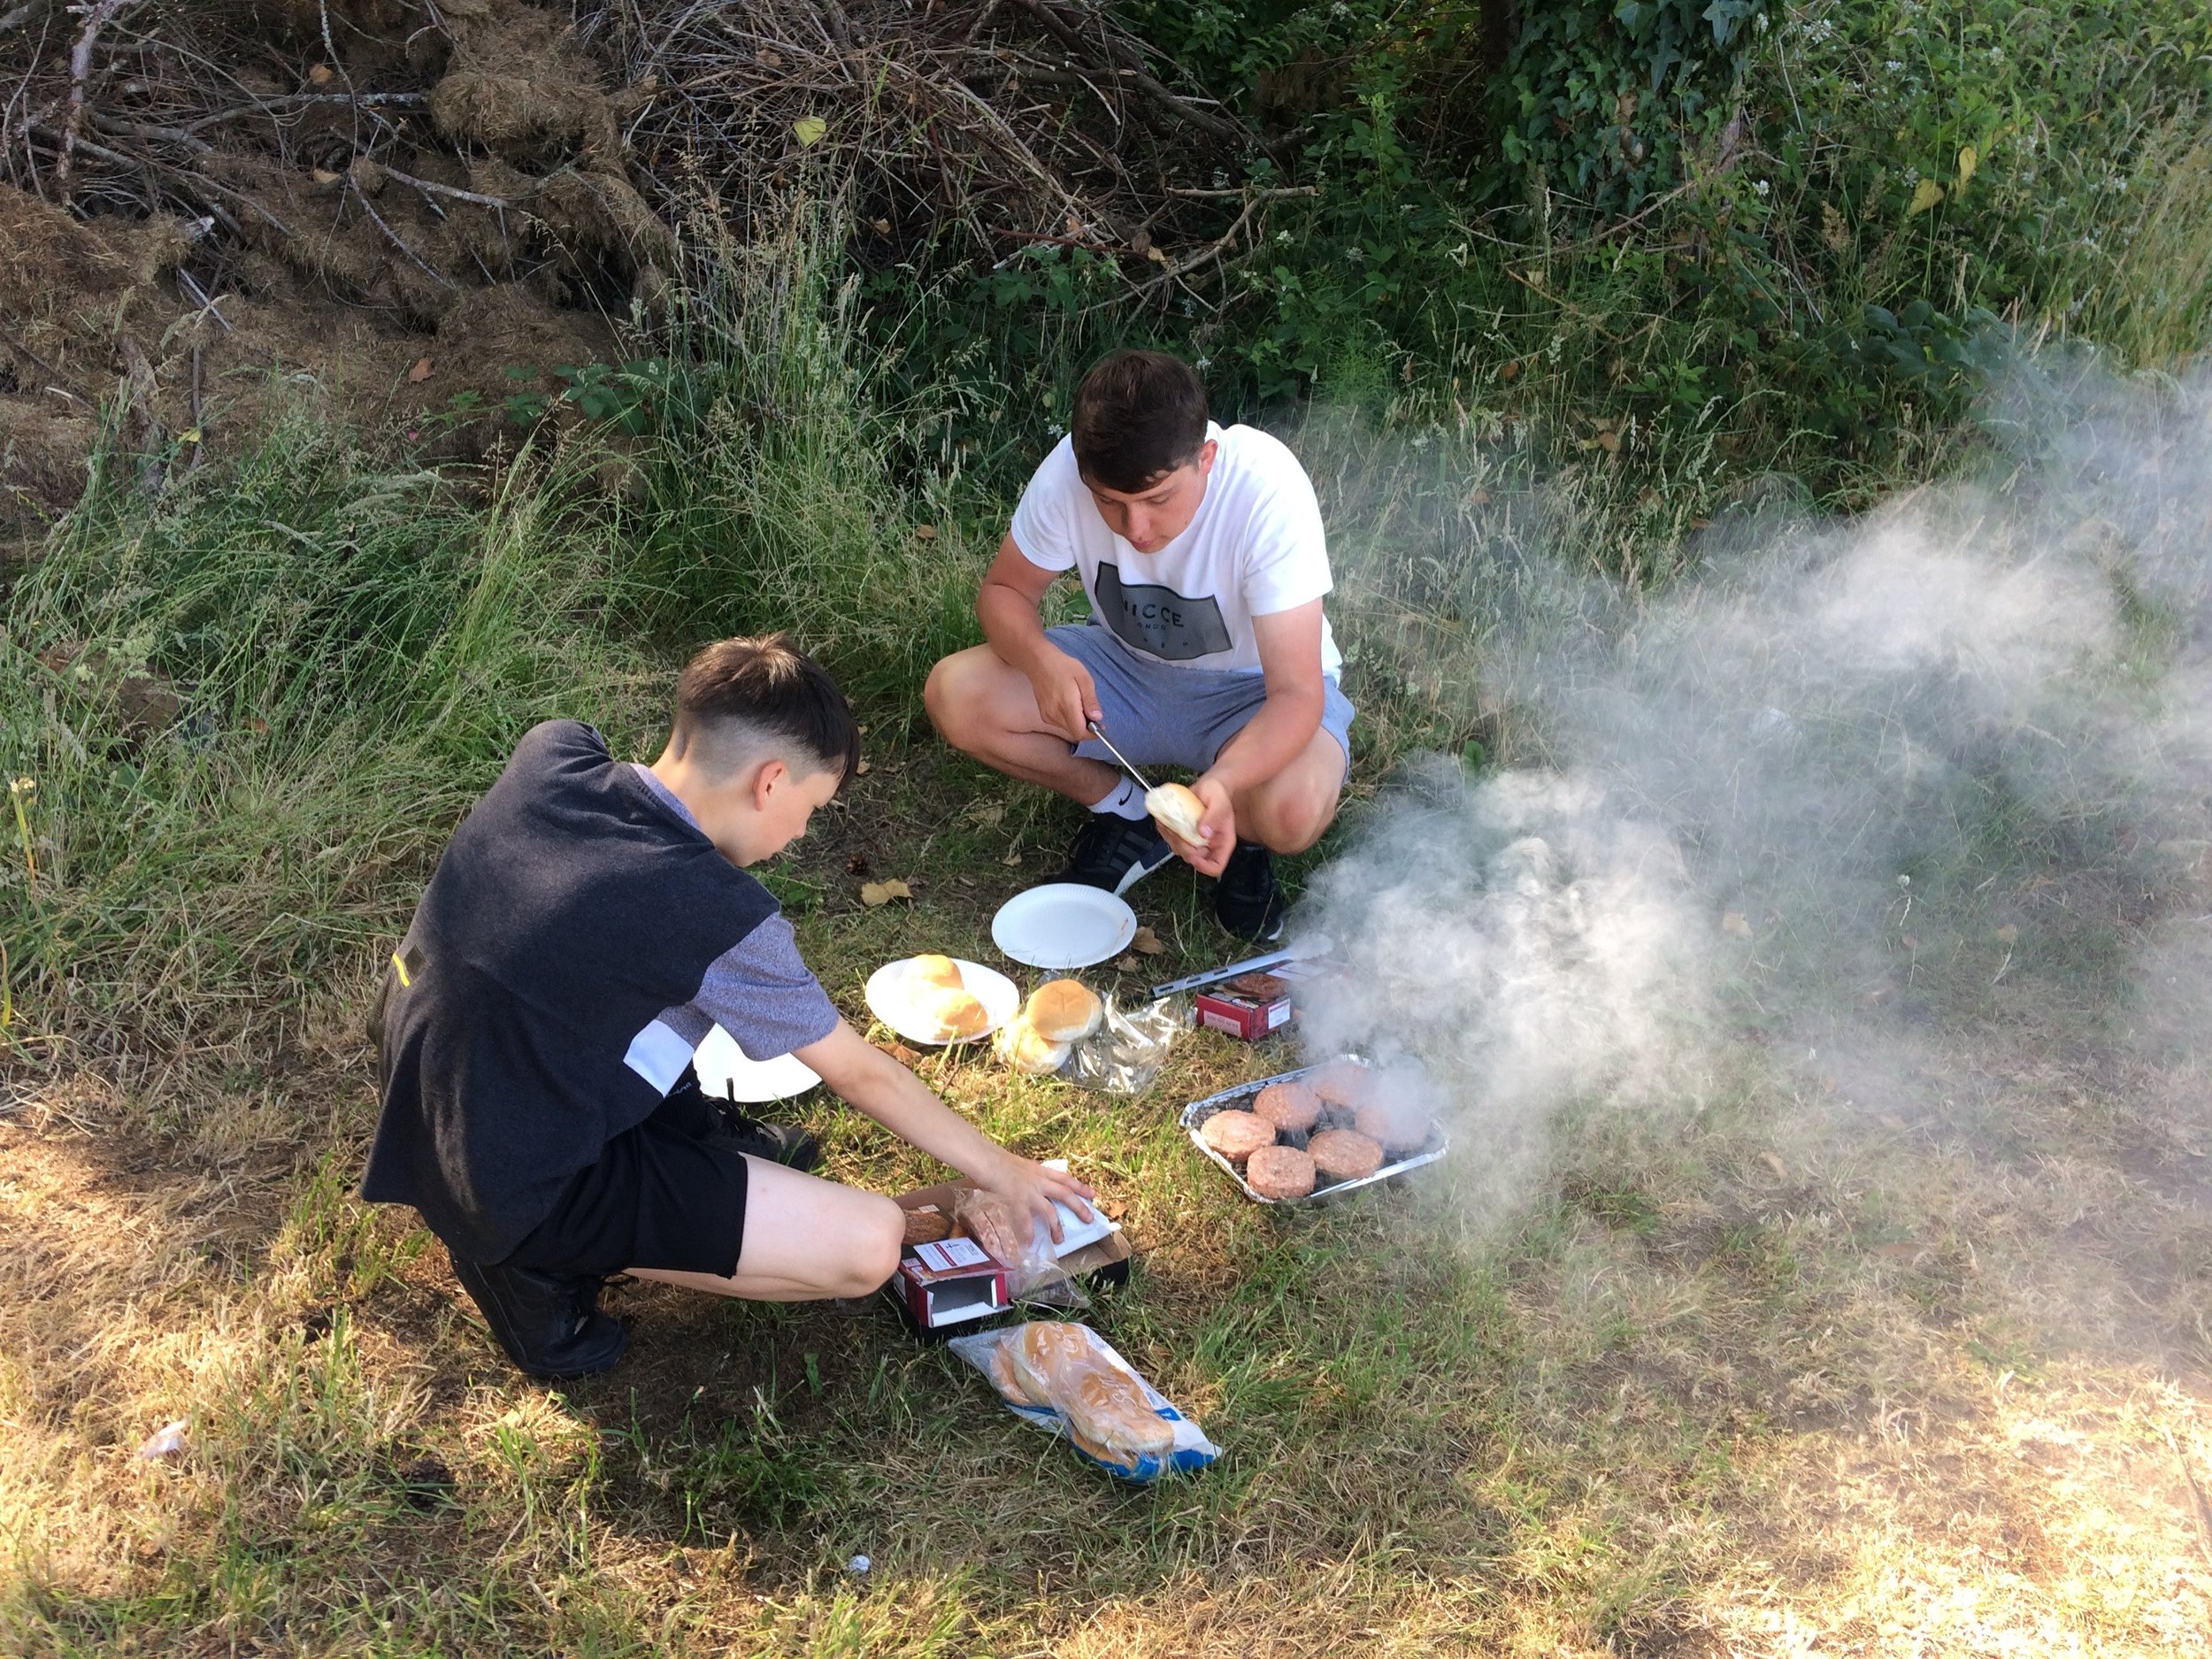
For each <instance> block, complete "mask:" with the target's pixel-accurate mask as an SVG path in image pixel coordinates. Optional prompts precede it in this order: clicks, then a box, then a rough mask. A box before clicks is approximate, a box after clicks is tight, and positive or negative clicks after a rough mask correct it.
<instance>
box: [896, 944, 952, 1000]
mask: <svg viewBox="0 0 2212 1659" xmlns="http://www.w3.org/2000/svg"><path fill="white" fill-rule="evenodd" d="M907 972H908V973H909V976H910V978H911V979H913V981H914V982H915V983H916V984H917V985H941V986H943V987H945V988H946V989H947V990H950V991H957V990H959V989H960V988H961V979H960V964H958V963H956V962H955V961H954V960H953V959H952V958H951V957H950V956H938V955H936V954H935V953H934V952H932V953H930V954H927V955H925V956H917V957H915V958H914V965H913V966H912V967H911V968H910V969H909V970H908V971H907Z"/></svg>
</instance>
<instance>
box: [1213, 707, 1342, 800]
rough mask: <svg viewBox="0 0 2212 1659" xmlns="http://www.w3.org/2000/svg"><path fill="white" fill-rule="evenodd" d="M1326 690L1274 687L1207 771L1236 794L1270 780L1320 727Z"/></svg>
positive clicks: (1295, 757)
mask: <svg viewBox="0 0 2212 1659" xmlns="http://www.w3.org/2000/svg"><path fill="white" fill-rule="evenodd" d="M1322 707H1323V699H1322V692H1321V689H1320V687H1313V688H1312V689H1311V690H1308V689H1306V688H1304V687H1299V688H1296V689H1286V690H1283V691H1271V692H1269V693H1268V694H1267V701H1266V702H1264V703H1262V704H1261V705H1260V709H1259V712H1258V713H1256V714H1255V715H1254V716H1253V717H1252V718H1250V719H1249V720H1248V721H1246V722H1245V725H1244V729H1243V730H1242V731H1240V732H1239V733H1237V734H1236V735H1235V736H1234V737H1233V738H1231V739H1230V740H1229V741H1228V742H1227V743H1225V744H1224V745H1223V746H1222V750H1221V753H1220V754H1218V755H1217V756H1216V757H1214V764H1212V765H1211V766H1210V767H1209V768H1208V769H1207V772H1206V775H1207V776H1208V777H1210V778H1211V779H1213V780H1215V781H1216V782H1217V783H1218V784H1220V785H1221V787H1223V788H1225V789H1226V790H1227V791H1228V792H1229V793H1230V794H1231V795H1237V794H1239V793H1240V792H1242V791H1243V790H1246V789H1250V788H1253V787H1256V786H1257V785H1259V784H1263V783H1265V782H1266V781H1267V780H1269V779H1270V778H1272V777H1274V776H1275V775H1276V774H1277V773H1278V772H1281V771H1282V770H1283V769H1284V768H1285V767H1286V766H1287V765H1289V764H1290V763H1291V762H1293V761H1294V760H1296V759H1297V758H1298V757H1299V756H1300V755H1302V754H1303V753H1304V752H1305V749H1306V745H1307V744H1309V743H1310V742H1312V741H1313V734H1314V733H1316V732H1317V731H1319V730H1320V729H1321V713H1322Z"/></svg>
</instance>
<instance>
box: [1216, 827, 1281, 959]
mask: <svg viewBox="0 0 2212 1659" xmlns="http://www.w3.org/2000/svg"><path fill="white" fill-rule="evenodd" d="M1214 915H1215V917H1216V918H1218V919H1219V921H1220V923H1221V925H1222V926H1224V927H1225V928H1227V929H1228V930H1229V931H1230V932H1231V933H1234V934H1235V935H1236V936H1237V937H1238V938H1239V939H1248V940H1250V941H1252V942H1253V943H1254V944H1256V945H1268V944H1272V943H1274V941H1277V940H1278V939H1280V938H1281V937H1282V936H1283V890H1282V888H1280V887H1278V886H1276V885H1275V856H1274V855H1273V854H1272V853H1271V852H1269V851H1268V850H1267V849H1266V848H1264V847H1263V846H1261V845H1260V844H1259V842H1257V841H1239V842H1238V843H1237V849H1236V851H1234V852H1233V853H1231V854H1230V855H1229V862H1228V863H1227V864H1224V865H1223V866H1222V867H1221V879H1219V880H1218V881H1217V882H1215V883H1214Z"/></svg>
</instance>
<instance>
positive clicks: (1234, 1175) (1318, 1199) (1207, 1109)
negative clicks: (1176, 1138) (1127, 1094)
mask: <svg viewBox="0 0 2212 1659" xmlns="http://www.w3.org/2000/svg"><path fill="white" fill-rule="evenodd" d="M1325 1064H1335V1062H1325ZM1321 1069H1322V1068H1321V1066H1319V1065H1302V1066H1300V1067H1299V1068H1298V1069H1297V1070H1296V1071H1279V1072H1277V1073H1276V1074H1275V1075H1274V1076H1273V1077H1263V1078H1261V1079H1257V1080H1256V1081H1255V1082H1250V1083H1240V1084H1238V1085H1237V1086H1236V1087H1234V1088H1225V1089H1223V1090H1222V1091H1221V1093H1219V1094H1209V1095H1207V1096H1206V1098H1205V1099H1204V1100H1194V1101H1193V1102H1191V1103H1190V1104H1189V1105H1187V1106H1186V1107H1184V1108H1183V1120H1182V1121H1183V1129H1184V1132H1185V1133H1187V1134H1188V1135H1189V1136H1190V1140H1191V1145H1193V1146H1194V1147H1196V1148H1198V1150H1199V1152H1200V1153H1201V1154H1202V1156H1204V1157H1205V1158H1206V1159H1207V1160H1208V1161H1209V1162H1210V1163H1213V1164H1219V1165H1220V1166H1221V1172H1222V1173H1223V1174H1225V1175H1226V1176H1227V1177H1228V1178H1229V1179H1231V1180H1233V1181H1234V1182H1235V1183H1236V1184H1237V1190H1238V1191H1239V1192H1240V1193H1242V1194H1244V1195H1245V1196H1246V1197H1247V1198H1248V1199H1250V1200H1251V1201H1252V1202H1254V1203H1256V1204H1314V1203H1323V1202H1326V1201H1328V1200H1330V1199H1332V1198H1341V1197H1342V1196H1343V1195H1344V1194H1347V1193H1355V1192H1357V1191H1358V1190H1359V1189H1360V1188H1361V1187H1372V1186H1374V1185H1375V1184H1376V1183H1377V1182H1378V1181H1386V1180H1389V1179H1393V1178H1394V1177H1395V1176H1400V1175H1403V1174H1405V1173H1406V1171H1409V1170H1417V1169H1419V1168H1420V1167H1421V1166H1422V1165H1423V1164H1433V1163H1435V1162H1436V1161H1437V1159H1439V1158H1440V1157H1442V1156H1444V1155H1445V1154H1446V1153H1447V1152H1448V1151H1450V1150H1451V1149H1452V1140H1451V1137H1450V1136H1449V1135H1448V1134H1446V1133H1444V1125H1442V1124H1441V1123H1432V1124H1431V1125H1429V1140H1428V1144H1427V1145H1426V1146H1425V1147H1423V1148H1421V1149H1420V1150H1419V1151H1418V1152H1417V1153H1415V1154H1414V1155H1413V1156H1411V1157H1406V1158H1400V1159H1399V1160H1398V1161H1397V1162H1396V1163H1394V1164H1384V1165H1383V1166H1382V1167H1381V1168H1380V1169H1379V1170H1377V1171H1375V1172H1374V1173H1373V1174H1372V1175H1363V1176H1361V1177H1359V1178H1358V1179H1356V1180H1349V1181H1338V1182H1336V1183H1335V1184H1334V1185H1333V1186H1329V1187H1315V1188H1314V1189H1313V1191H1312V1192H1310V1193H1309V1194H1306V1195H1305V1196H1304V1197H1303V1198H1263V1197H1261V1196H1260V1194H1257V1193H1256V1192H1254V1191H1253V1190H1252V1188H1251V1187H1250V1185H1249V1184H1248V1183H1247V1182H1246V1180H1245V1179H1244V1176H1243V1173H1242V1172H1241V1171H1239V1170H1238V1168H1237V1166H1236V1165H1235V1164H1232V1163H1230V1162H1229V1160H1228V1159H1226V1158H1225V1157H1223V1156H1221V1154H1220V1153H1218V1152H1217V1151H1215V1150H1214V1149H1213V1148H1211V1147H1210V1146H1208V1145H1207V1144H1206V1140H1205V1137H1204V1136H1203V1135H1202V1134H1200V1133H1198V1132H1199V1130H1200V1129H1201V1128H1202V1127H1203V1126H1204V1125H1205V1122H1206V1119H1207V1118H1210V1117H1212V1116H1213V1115H1214V1114H1215V1113H1216V1112H1219V1111H1228V1110H1232V1109H1234V1110H1240V1111H1249V1110H1251V1107H1252V1102H1253V1101H1254V1100H1256V1098H1258V1095H1259V1092H1260V1091H1261V1090H1262V1089H1263V1088H1265V1087H1268V1086H1269V1085H1270V1084H1273V1083H1287V1082H1289V1081H1291V1080H1292V1079H1294V1078H1302V1077H1305V1076H1307V1075H1309V1074H1310V1073H1312V1072H1315V1071H1320V1070H1321ZM1351 1126H1352V1114H1351V1113H1350V1112H1348V1111H1343V1110H1340V1109H1338V1108H1336V1107H1328V1108H1326V1109H1325V1110H1324V1111H1323V1113H1322V1117H1321V1121H1320V1122H1319V1123H1318V1124H1317V1125H1314V1130H1315V1133H1318V1132H1319V1131H1321V1130H1323V1129H1349V1128H1350V1127H1351ZM1311 1138H1312V1136H1311V1135H1310V1134H1302V1133H1295V1132H1293V1131H1288V1130H1286V1131H1284V1132H1283V1133H1280V1134H1279V1135H1278V1136H1277V1139H1278V1140H1279V1141H1281V1142H1282V1144H1284V1145H1285V1146H1293V1147H1296V1148H1299V1149H1300V1150H1301V1151H1303V1150H1304V1149H1305V1145H1306V1142H1307V1141H1309V1140H1310V1139H1311Z"/></svg>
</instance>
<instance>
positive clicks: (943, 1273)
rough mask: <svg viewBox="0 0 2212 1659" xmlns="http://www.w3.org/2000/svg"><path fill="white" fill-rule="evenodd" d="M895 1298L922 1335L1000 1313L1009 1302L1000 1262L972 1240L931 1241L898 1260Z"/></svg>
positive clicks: (918, 1245) (1003, 1265)
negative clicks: (921, 1330)
mask: <svg viewBox="0 0 2212 1659" xmlns="http://www.w3.org/2000/svg"><path fill="white" fill-rule="evenodd" d="M897 1283H898V1293H899V1300H900V1302H902V1303H903V1304H904V1306H905V1308H906V1310H907V1312H909V1313H910V1314H911V1315H912V1316H913V1317H914V1322H915V1323H916V1324H917V1325H920V1326H921V1327H922V1329H924V1330H925V1331H933V1330H936V1329H938V1328H939V1327H941V1326H943V1325H958V1324H961V1323H963V1322H964V1321H965V1320H969V1319H983V1318H987V1317H990V1316H991V1315H992V1314H995V1313H999V1312H1002V1311H1003V1310H1005V1309H1006V1308H1007V1306H1008V1305H1009V1304H1010V1302H1011V1301H1012V1297H1011V1296H1010V1295H1009V1294H1008V1292H1007V1279H1006V1267H1005V1264H1004V1263H1002V1262H1000V1261H999V1260H998V1259H997V1258H996V1257H995V1256H990V1255H988V1254H987V1253H986V1251H985V1250H984V1248H983V1247H982V1246H981V1245H979V1244H978V1243H977V1242H976V1241H975V1240H973V1239H933V1240H930V1241H929V1242H927V1243H925V1244H917V1245H912V1246H910V1247H909V1253H908V1254H907V1255H906V1256H902V1258H901V1259H900V1262H899V1276H898V1281H897Z"/></svg>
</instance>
